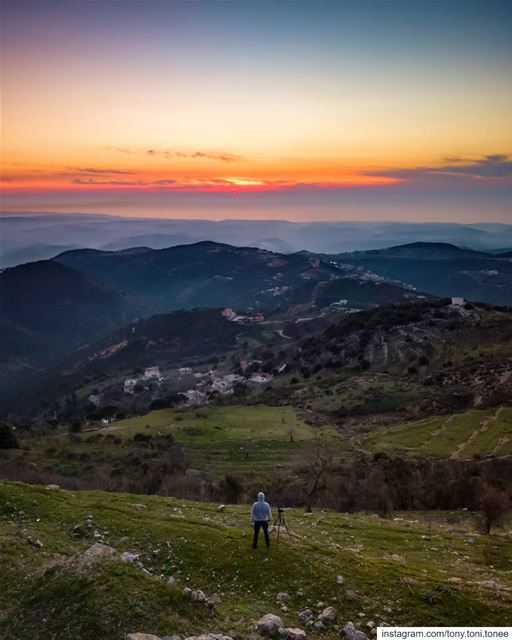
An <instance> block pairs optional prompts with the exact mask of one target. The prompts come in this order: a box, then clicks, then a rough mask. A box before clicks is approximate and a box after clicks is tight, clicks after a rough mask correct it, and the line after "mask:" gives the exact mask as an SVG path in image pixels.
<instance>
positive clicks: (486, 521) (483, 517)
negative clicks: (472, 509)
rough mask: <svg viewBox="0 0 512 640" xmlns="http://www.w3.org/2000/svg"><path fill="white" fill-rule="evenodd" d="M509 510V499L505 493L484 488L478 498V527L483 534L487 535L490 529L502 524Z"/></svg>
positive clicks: (492, 488) (491, 488)
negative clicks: (479, 526)
mask: <svg viewBox="0 0 512 640" xmlns="http://www.w3.org/2000/svg"><path fill="white" fill-rule="evenodd" d="M510 508H511V503H510V497H509V495H508V494H507V493H506V492H505V491H501V490H500V489H496V488H495V487H489V486H488V487H486V488H485V489H484V491H483V493H482V497H481V498H480V525H481V527H482V529H483V531H484V533H486V534H487V535H489V534H490V533H491V529H492V527H495V526H499V525H500V524H503V522H504V520H505V517H506V515H507V513H508V512H509V511H510Z"/></svg>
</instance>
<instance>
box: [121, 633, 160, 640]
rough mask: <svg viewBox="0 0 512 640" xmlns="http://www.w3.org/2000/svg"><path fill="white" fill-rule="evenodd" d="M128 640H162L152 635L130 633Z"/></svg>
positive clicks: (127, 636)
mask: <svg viewBox="0 0 512 640" xmlns="http://www.w3.org/2000/svg"><path fill="white" fill-rule="evenodd" d="M126 640H160V638H159V637H158V636H154V635H152V634H151V633H128V634H127V635H126Z"/></svg>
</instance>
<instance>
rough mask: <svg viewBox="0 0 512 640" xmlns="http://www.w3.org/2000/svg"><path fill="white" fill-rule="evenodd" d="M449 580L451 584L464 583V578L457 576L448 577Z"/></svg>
mask: <svg viewBox="0 0 512 640" xmlns="http://www.w3.org/2000/svg"><path fill="white" fill-rule="evenodd" d="M448 582H449V583H450V584H461V583H462V578H455V577H452V578H448Z"/></svg>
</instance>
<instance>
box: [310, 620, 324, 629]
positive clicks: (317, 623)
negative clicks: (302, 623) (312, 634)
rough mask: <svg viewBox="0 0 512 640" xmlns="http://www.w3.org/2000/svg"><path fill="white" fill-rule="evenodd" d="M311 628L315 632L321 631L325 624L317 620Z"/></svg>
mask: <svg viewBox="0 0 512 640" xmlns="http://www.w3.org/2000/svg"><path fill="white" fill-rule="evenodd" d="M313 627H314V628H315V629H316V630H317V631H321V630H322V629H325V624H324V623H323V622H322V621H321V620H317V621H316V622H314V623H313Z"/></svg>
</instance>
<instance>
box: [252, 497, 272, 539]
mask: <svg viewBox="0 0 512 640" xmlns="http://www.w3.org/2000/svg"><path fill="white" fill-rule="evenodd" d="M271 520H272V511H270V505H269V503H268V502H265V494H264V493H263V491H260V492H259V493H258V501H257V502H255V503H254V504H253V505H252V511H251V522H252V523H253V524H254V539H253V542H252V548H253V549H256V547H257V546H258V536H259V535H260V529H263V533H264V534H265V544H266V545H267V549H268V547H270V538H269V535H268V523H269V522H270V521H271Z"/></svg>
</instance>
